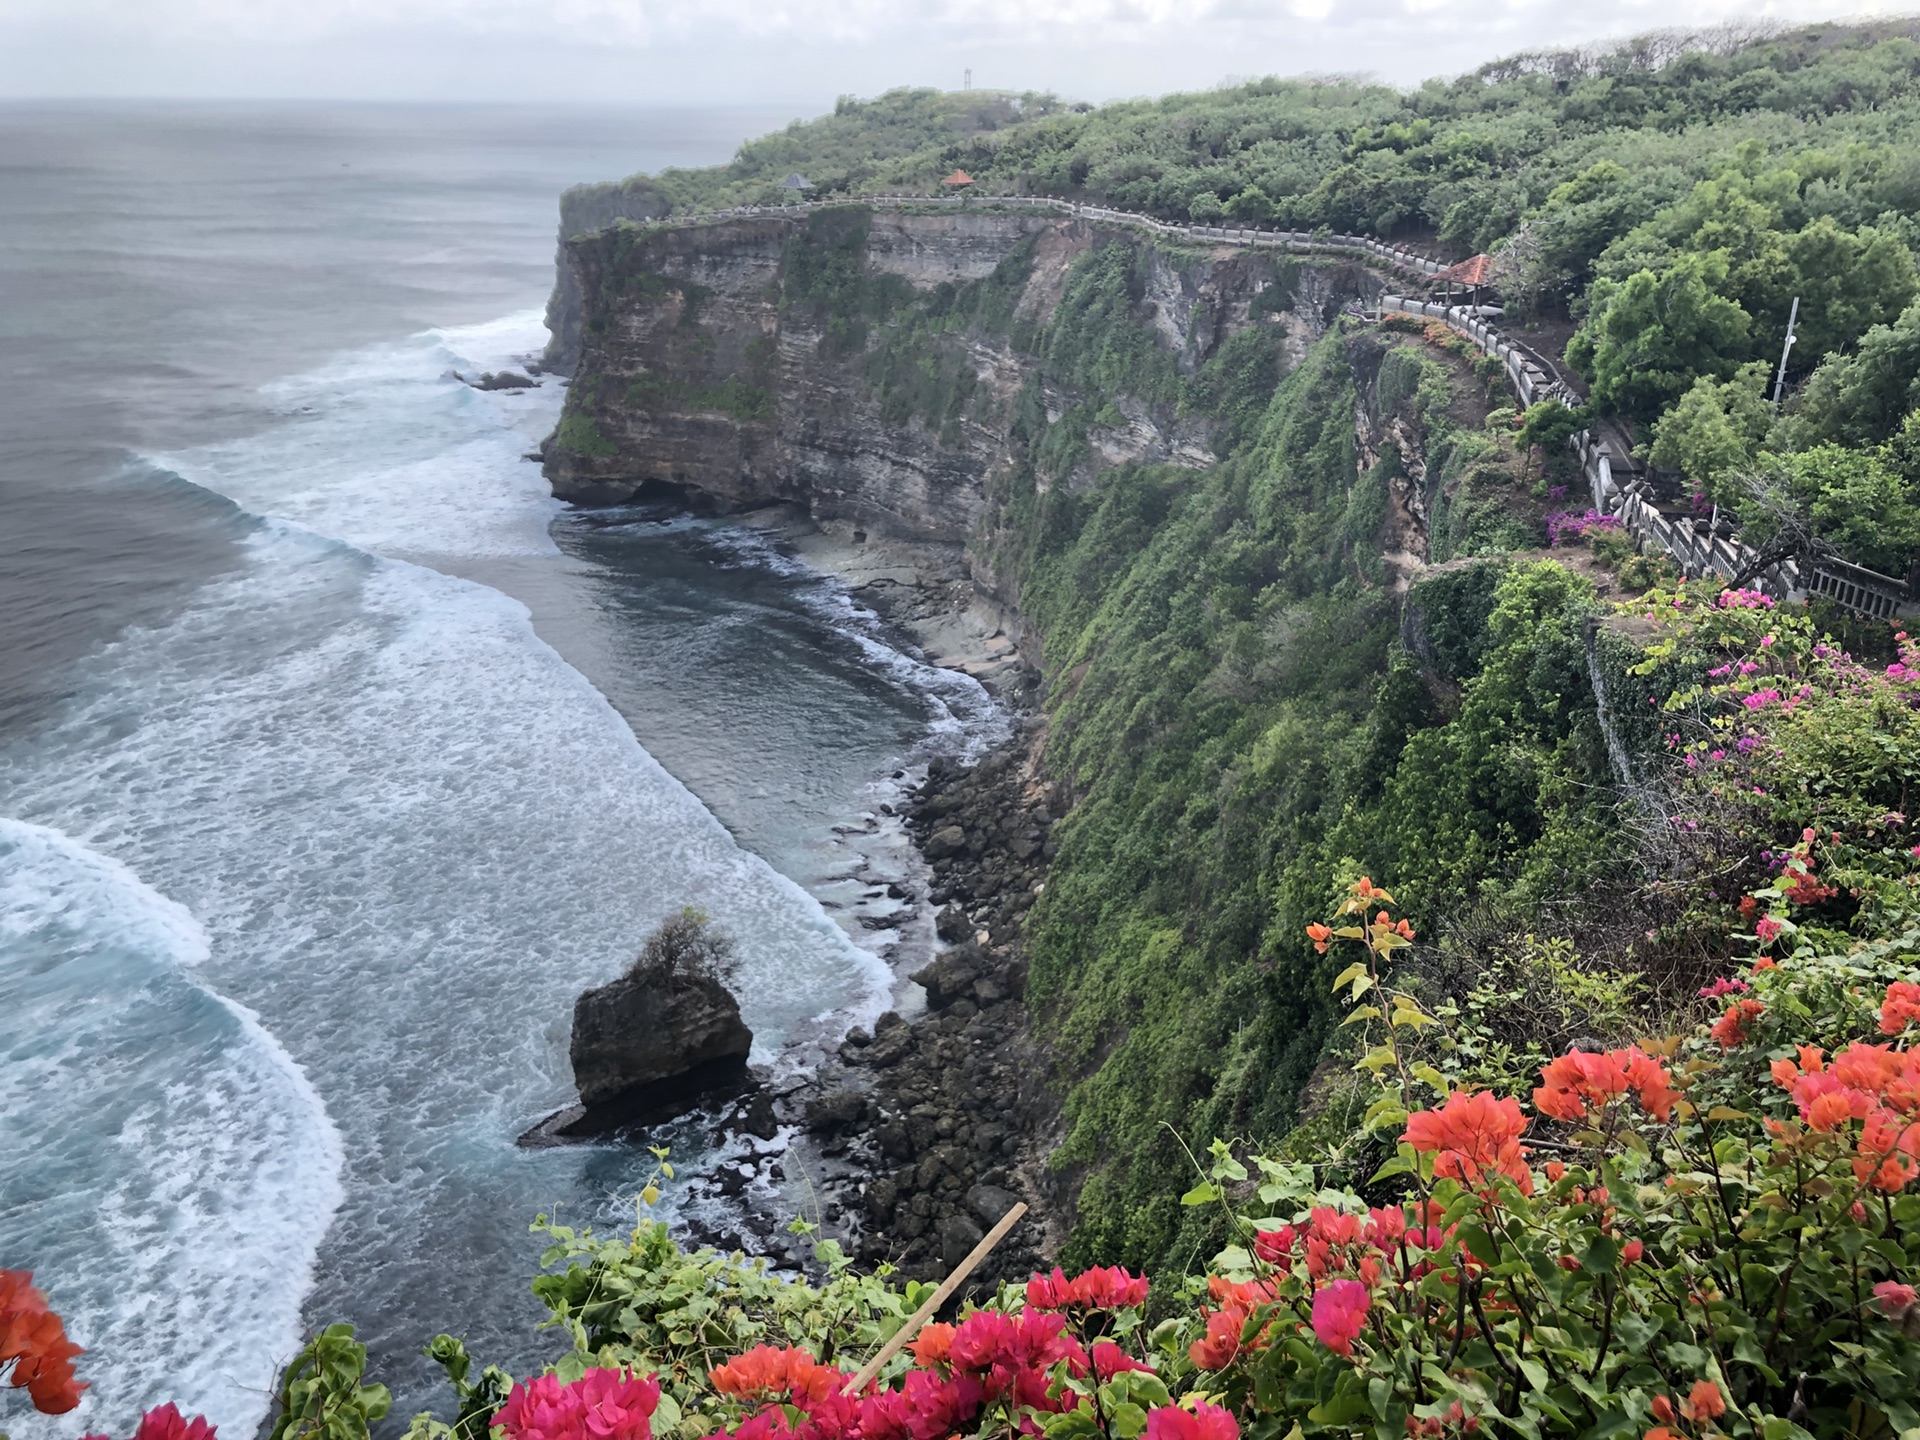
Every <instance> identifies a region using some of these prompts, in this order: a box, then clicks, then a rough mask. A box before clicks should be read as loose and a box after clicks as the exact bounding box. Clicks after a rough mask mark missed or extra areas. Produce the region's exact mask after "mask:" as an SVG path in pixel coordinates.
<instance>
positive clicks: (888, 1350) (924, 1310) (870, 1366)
mask: <svg viewBox="0 0 1920 1440" xmlns="http://www.w3.org/2000/svg"><path fill="white" fill-rule="evenodd" d="M1026 1213H1027V1205H1026V1202H1025V1201H1024V1200H1022V1201H1019V1202H1017V1203H1016V1204H1015V1205H1014V1207H1013V1208H1012V1209H1011V1210H1009V1211H1007V1213H1006V1214H1005V1215H1003V1216H1001V1217H1000V1223H999V1224H998V1225H995V1226H994V1227H993V1229H991V1230H989V1231H988V1232H987V1233H986V1234H985V1235H984V1236H983V1237H981V1240H980V1243H979V1244H978V1245H976V1246H974V1247H973V1253H972V1254H970V1255H968V1256H967V1258H966V1259H964V1260H962V1261H961V1262H960V1263H959V1265H957V1266H956V1267H955V1268H954V1271H953V1273H952V1274H951V1275H949V1276H947V1278H946V1279H944V1280H942V1281H941V1282H940V1288H939V1289H938V1290H935V1291H934V1292H933V1294H931V1295H929V1296H928V1297H927V1298H926V1300H925V1301H924V1302H923V1303H922V1304H921V1306H920V1308H919V1309H918V1310H916V1311H914V1312H913V1314H911V1315H909V1316H908V1317H907V1323H906V1324H904V1325H902V1326H901V1327H900V1328H899V1329H898V1330H896V1331H894V1332H893V1338H892V1339H890V1340H888V1341H887V1343H886V1344H884V1345H882V1346H881V1347H880V1353H879V1354H878V1355H875V1356H874V1357H873V1358H872V1359H871V1360H869V1361H868V1362H867V1363H866V1364H864V1365H862V1366H861V1367H860V1372H859V1374H857V1375H855V1376H854V1377H853V1379H851V1380H849V1381H848V1382H847V1388H846V1389H844V1390H842V1391H841V1392H840V1393H841V1394H843V1395H858V1394H859V1393H860V1392H861V1391H862V1390H864V1389H866V1388H867V1386H869V1385H871V1384H872V1383H873V1377H874V1376H876V1375H878V1374H879V1373H880V1367H881V1366H882V1365H885V1364H886V1363H887V1361H889V1360H891V1359H892V1358H893V1357H894V1356H895V1355H897V1354H899V1353H900V1350H901V1347H903V1346H904V1345H906V1344H907V1343H908V1342H909V1341H911V1340H912V1339H913V1337H914V1336H915V1335H916V1334H917V1333H919V1330H920V1327H921V1326H922V1325H924V1324H926V1323H927V1321H929V1320H931V1319H932V1318H933V1316H934V1314H935V1312H936V1311H938V1310H939V1309H940V1307H941V1306H942V1305H944V1304H946V1303H947V1297H948V1296H950V1295H952V1294H953V1292H954V1291H955V1290H958V1289H959V1288H960V1282H961V1281H962V1280H965V1279H966V1278H967V1276H969V1275H971V1274H972V1273H973V1267H974V1266H976V1265H978V1264H979V1263H980V1262H981V1261H982V1260H984V1259H986V1258H987V1254H988V1252H989V1251H991V1250H992V1249H993V1247H994V1246H996V1245H998V1244H999V1243H1000V1242H1001V1241H1002V1240H1004V1239H1006V1238H1007V1232H1008V1231H1009V1230H1011V1229H1013V1227H1014V1224H1015V1223H1016V1222H1017V1221H1018V1220H1019V1219H1020V1217H1021V1216H1022V1215H1024V1214H1026Z"/></svg>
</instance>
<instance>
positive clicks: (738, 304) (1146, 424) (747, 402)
mask: <svg viewBox="0 0 1920 1440" xmlns="http://www.w3.org/2000/svg"><path fill="white" fill-rule="evenodd" d="M1110 245H1118V246H1123V247H1126V248H1127V252H1128V258H1127V260H1126V265H1127V267H1128V269H1127V274H1128V277H1129V278H1128V284H1129V285H1130V286H1131V289H1130V290H1129V291H1128V292H1127V293H1126V296H1125V307H1124V308H1125V310H1126V314H1125V315H1124V316H1123V317H1122V320H1123V322H1124V325H1125V327H1127V328H1128V329H1130V330H1131V331H1132V332H1133V335H1134V338H1136V339H1139V338H1141V337H1144V338H1145V341H1146V343H1145V344H1144V345H1143V346H1137V347H1136V348H1137V349H1144V350H1148V351H1152V352H1154V354H1156V355H1157V356H1158V357H1159V358H1158V359H1155V358H1154V355H1148V356H1147V357H1146V360H1144V361H1142V360H1138V359H1137V358H1136V361H1135V367H1136V370H1138V371H1139V372H1140V373H1141V374H1147V373H1148V372H1151V373H1152V374H1153V375H1158V376H1160V377H1161V378H1160V382H1159V383H1158V388H1157V389H1156V388H1155V387H1154V386H1152V385H1148V384H1146V383H1145V382H1144V381H1143V382H1142V383H1141V385H1140V387H1139V388H1140V389H1141V391H1142V392H1143V393H1131V392H1130V390H1129V377H1128V375H1127V374H1126V373H1124V367H1123V368H1122V371H1120V372H1116V373H1115V374H1114V375H1110V374H1109V372H1112V371H1113V368H1114V367H1113V366H1112V365H1106V367H1105V368H1104V369H1102V368H1100V367H1099V366H1097V365H1095V364H1093V363H1092V362H1087V363H1084V364H1081V365H1080V367H1079V369H1078V370H1075V369H1074V367H1073V366H1071V365H1067V364H1065V363H1064V362H1062V361H1061V359H1060V355H1061V353H1062V351H1061V345H1060V344H1059V343H1058V342H1057V340H1056V338H1055V336H1054V322H1055V319H1056V316H1057V314H1060V313H1062V312H1061V307H1062V305H1063V301H1064V302H1066V303H1067V304H1068V305H1069V306H1071V305H1073V304H1075V303H1079V302H1077V301H1076V300H1075V299H1074V297H1073V295H1070V293H1069V292H1070V290H1072V286H1073V285H1074V284H1075V283H1077V282H1076V279H1075V277H1076V276H1078V275H1079V274H1080V270H1078V269H1076V262H1078V261H1080V260H1082V258H1083V257H1085V256H1087V255H1088V253H1089V252H1090V251H1093V250H1096V249H1100V248H1103V247H1107V246H1110ZM563 248H564V254H565V260H566V266H567V271H568V275H569V276H570V281H569V283H570V284H571V285H572V286H573V288H574V290H575V291H576V292H577V293H578V294H579V295H580V297H581V312H580V316H579V324H578V333H579V335H580V340H581V344H580V356H579V364H578V367H577V370H576V375H575V381H574V384H573V387H572V389H571V391H570V394H569V399H568V405H567V411H566V415H565V417H564V418H563V420H562V422H561V426H560V429H559V430H558V431H557V432H556V434H555V435H554V437H553V438H552V439H551V440H550V441H549V442H548V444H547V447H546V451H545V455H546V471H547V476H548V478H549V480H550V481H551V482H552V484H553V487H554V492H555V493H556V494H557V495H559V496H560V497H561V498H563V499H570V500H577V501H582V502H586V503H600V504H605V503H618V502H621V501H624V500H627V499H629V498H632V497H635V496H638V495H643V494H646V493H649V492H656V493H669V494H678V495H679V496H680V497H682V498H685V499H688V500H692V501H694V502H696V503H705V504H708V505H710V506H712V507H714V508H717V509H720V510H739V509H744V508H750V507H753V506H756V505H760V504H765V503H768V502H772V501H788V502H793V503H797V504H800V505H802V506H804V507H806V508H807V509H808V510H809V511H810V512H811V513H812V514H813V516H814V517H815V518H816V519H818V520H821V521H827V522H835V521H837V522H842V523H844V524H846V525H848V526H851V527H853V528H858V529H864V530H870V531H873V532H875V533H878V534H885V535H888V536H892V537H897V538H902V539H909V540H915V541H922V542H933V543H938V544H948V545H961V544H965V543H967V542H968V541H969V540H970V539H977V536H976V533H975V532H976V524H977V522H978V521H979V519H980V517H981V515H982V512H983V506H984V504H985V501H986V497H987V496H988V494H989V492H990V490H991V489H992V487H993V485H994V483H995V480H996V477H1000V476H1004V475H1005V474H1007V473H1009V472H1010V471H1011V470H1012V469H1013V468H1014V467H1015V466H1017V465H1019V464H1022V463H1030V462H1031V456H1032V454H1033V450H1034V439H1033V437H1034V435H1035V433H1036V431H1037V430H1045V429H1048V428H1051V427H1054V426H1057V425H1059V424H1060V423H1061V422H1062V421H1063V419H1068V418H1074V417H1077V418H1075V419H1074V423H1075V424H1076V425H1077V427H1078V428H1077V429H1076V431H1075V434H1076V435H1077V436H1081V437H1083V441H1082V442H1080V443H1076V444H1074V445H1072V446H1066V445H1062V446H1060V447H1057V449H1058V450H1059V452H1060V454H1061V455H1062V456H1063V457H1064V458H1062V459H1061V460H1060V463H1059V464H1058V466H1057V467H1056V468H1055V469H1053V470H1051V471H1047V472H1046V473H1043V474H1041V475H1040V476H1039V478H1038V483H1039V485H1040V486H1041V488H1042V489H1045V488H1046V487H1048V486H1050V485H1062V486H1065V487H1066V488H1067V489H1068V490H1070V491H1073V492H1078V491H1081V490H1084V489H1086V488H1088V487H1090V486H1091V485H1092V483H1093V481H1094V479H1095V478H1096V477H1097V476H1098V474H1099V473H1100V472H1101V471H1102V470H1104V469H1106V468H1108V467H1111V466H1114V465H1119V464H1125V463H1130V462H1141V461H1145V462H1153V463H1162V464H1171V465H1178V466H1188V467H1205V466H1208V465H1211V464H1213V463H1214V459H1215V455H1214V450H1213V448H1212V444H1213V441H1212V432H1211V429H1210V422H1208V421H1206V420H1204V419H1202V418H1199V417H1195V416H1188V415H1183V414H1182V413H1181V408H1180V406H1179V404H1178V403H1177V395H1175V396H1172V398H1170V394H1171V391H1172V390H1175V389H1177V386H1178V377H1179V376H1181V375H1193V374H1194V373H1196V372H1197V371H1198V370H1199V369H1200V368H1201V367H1202V366H1203V365H1204V364H1205V363H1206V361H1207V360H1208V359H1209V358H1210V357H1211V356H1213V355H1214V354H1215V353H1216V352H1217V351H1218V350H1219V348H1220V347H1221V345H1222V344H1223V343H1225V342H1226V341H1227V340H1228V339H1229V338H1230V337H1231V336H1233V335H1235V334H1236V333H1238V332H1239V331H1241V330H1244V329H1246V328H1247V327H1248V326H1249V325H1252V324H1264V325H1271V326H1275V327H1279V328H1280V329H1282V330H1283V331H1284V332H1285V341H1286V347H1285V348H1288V349H1290V350H1297V349H1300V348H1303V347H1304V345H1305V344H1306V343H1307V342H1308V341H1309V340H1311V339H1312V338H1313V337H1314V336H1315V335H1317V334H1318V333H1321V332H1322V331H1323V330H1324V328H1325V325H1326V323H1327V322H1328V320H1329V319H1330V318H1331V316H1332V314H1334V313H1336V312H1337V310H1338V308H1339V305H1340V304H1341V303H1342V301H1343V300H1345V299H1349V298H1351V297H1352V296H1353V295H1354V294H1356V293H1358V292H1359V291H1361V290H1364V288H1365V285H1366V277H1365V275H1364V272H1360V271H1357V269H1356V267H1352V266H1345V267H1335V270H1337V271H1338V272H1339V273H1337V274H1336V273H1334V271H1329V272H1327V273H1324V274H1323V273H1318V272H1316V273H1315V274H1314V275H1313V276H1312V277H1311V278H1310V279H1307V280H1304V281H1303V280H1301V279H1300V277H1299V276H1298V275H1293V276H1291V277H1290V278H1289V280H1288V286H1289V300H1288V303H1287V304H1286V305H1283V306H1275V305H1268V306H1266V307H1264V308H1262V307H1261V305H1260V303H1259V302H1260V297H1261V295H1262V292H1263V291H1264V290H1266V289H1267V287H1269V286H1271V285H1272V284H1274V283H1275V273H1276V272H1275V262H1274V261H1273V259H1272V258H1271V257H1270V256H1264V255H1257V254H1249V253H1248V252H1246V251H1244V250H1237V249H1222V250H1220V251H1218V252H1217V253H1216V252H1195V251H1186V250H1182V251H1173V252H1165V253H1163V252H1162V251H1160V250H1157V249H1155V248H1154V247H1153V245H1152V243H1151V242H1150V241H1148V240H1147V239H1145V238H1144V237H1142V236H1140V235H1139V234H1137V233H1135V232H1132V231H1127V230H1107V229H1103V228H1101V227H1098V226H1096V225H1093V224H1090V223H1088V222H1086V221H1083V220H1077V219H1070V218H1066V217H1059V216H1054V215H1035V214H1021V213H1000V212H992V211H984V210H983V211H974V212H959V213H954V212H944V213H937V214H914V213H909V212H902V211H868V210H866V209H865V208H863V207H848V208H846V209H844V210H834V211H825V212H816V213H815V214H814V215H813V216H812V217H811V218H809V219H804V220H794V219H786V218H776V217H771V216H761V217H743V218H741V219H738V220H734V221H729V222H725V223H720V224H713V225H703V226H698V227H688V228H684V229H667V228H648V227H639V226H619V225H616V226H612V227H610V228H607V229H604V230H601V231H599V232H597V233H594V234H590V235H586V236H582V237H579V238H576V239H573V240H571V241H569V242H568V243H567V244H566V245H565V246H564V247H563ZM1346 272H1353V273H1346ZM1109 318H1110V317H1109ZM563 323H565V322H564V321H563ZM1083 328H1084V326H1083ZM560 333H561V332H560V331H559V330H556V337H557V336H558V335H559V334H560ZM1103 363H1104V362H1103ZM1156 366H1157V367H1159V368H1158V369H1155V368H1154V367H1156ZM1094 373H1097V374H1098V375H1099V376H1100V377H1101V379H1102V382H1103V383H1101V384H1094V383H1091V382H1090V381H1089V380H1088V378H1087V377H1088V375H1089V374H1094Z"/></svg>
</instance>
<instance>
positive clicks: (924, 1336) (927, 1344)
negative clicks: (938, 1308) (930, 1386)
mask: <svg viewBox="0 0 1920 1440" xmlns="http://www.w3.org/2000/svg"><path fill="white" fill-rule="evenodd" d="M952 1347H953V1326H951V1325H943V1324H941V1323H940V1322H939V1321H938V1320H932V1321H929V1322H928V1323H927V1324H925V1325H922V1326H921V1327H920V1333H919V1334H918V1335H916V1336H914V1337H913V1343H912V1344H911V1345H909V1346H908V1347H907V1348H908V1349H909V1350H911V1351H912V1352H913V1358H914V1362H915V1363H916V1364H918V1365H919V1366H920V1367H921V1368H923V1369H926V1370H932V1369H934V1368H935V1367H937V1366H941V1365H944V1364H946V1363H947V1352H948V1351H949V1350H950V1349H952Z"/></svg>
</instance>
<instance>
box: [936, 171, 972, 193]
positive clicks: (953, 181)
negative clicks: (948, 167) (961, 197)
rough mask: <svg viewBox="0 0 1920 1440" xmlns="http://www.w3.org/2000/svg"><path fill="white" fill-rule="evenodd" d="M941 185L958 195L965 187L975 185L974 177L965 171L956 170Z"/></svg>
mask: <svg viewBox="0 0 1920 1440" xmlns="http://www.w3.org/2000/svg"><path fill="white" fill-rule="evenodd" d="M940 183H941V184H942V185H945V186H946V187H947V188H948V189H949V190H952V191H953V192H954V193H955V194H956V195H957V194H958V193H959V192H960V191H961V190H963V189H964V188H965V187H967V186H968V185H971V184H973V177H972V176H971V175H969V174H967V172H966V171H964V170H956V171H954V172H953V173H952V174H951V175H949V176H947V178H946V179H944V180H942V181H941V182H940Z"/></svg>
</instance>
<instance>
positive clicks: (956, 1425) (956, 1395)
mask: <svg viewBox="0 0 1920 1440" xmlns="http://www.w3.org/2000/svg"><path fill="white" fill-rule="evenodd" d="M906 1396H907V1414H908V1417H909V1419H908V1429H909V1432H910V1433H911V1435H912V1437H913V1440H946V1437H947V1436H949V1435H954V1434H958V1433H959V1432H960V1431H962V1430H964V1429H966V1428H967V1427H968V1426H969V1425H971V1424H972V1423H973V1422H974V1421H975V1420H976V1419H977V1418H979V1415H980V1411H981V1409H982V1408H983V1407H984V1406H985V1404H986V1389H985V1387H984V1386H982V1385H981V1383H980V1382H979V1381H978V1380H976V1379H975V1378H974V1377H973V1376H971V1375H956V1376H955V1377H954V1378H953V1379H951V1380H942V1379H940V1377H939V1376H937V1375H930V1374H928V1373H927V1372H926V1371H925V1370H909V1371H908V1372H907V1388H906Z"/></svg>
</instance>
